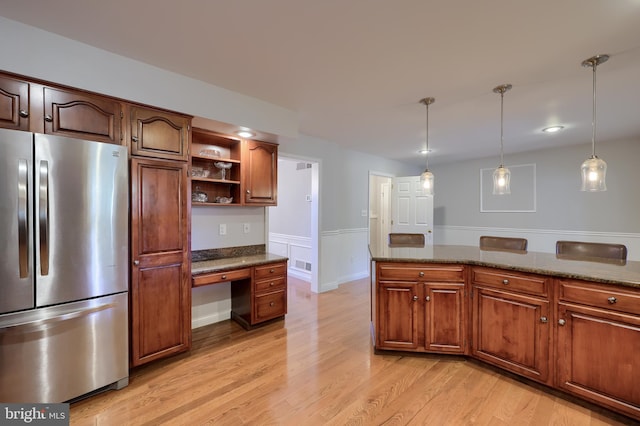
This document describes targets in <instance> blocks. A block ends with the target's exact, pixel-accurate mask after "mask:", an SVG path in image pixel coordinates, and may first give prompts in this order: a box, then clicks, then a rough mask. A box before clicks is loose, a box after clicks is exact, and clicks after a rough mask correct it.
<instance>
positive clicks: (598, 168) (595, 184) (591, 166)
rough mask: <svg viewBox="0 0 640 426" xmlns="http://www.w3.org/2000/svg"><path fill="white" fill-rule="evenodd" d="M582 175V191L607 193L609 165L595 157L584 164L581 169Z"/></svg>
mask: <svg viewBox="0 0 640 426" xmlns="http://www.w3.org/2000/svg"><path fill="white" fill-rule="evenodd" d="M580 172H581V174H582V188H580V190H581V191H589V192H595V191H606V190H607V183H606V181H605V179H606V177H607V163H606V162H605V161H604V160H603V159H601V158H598V157H596V156H593V157H591V158H589V159H587V160H585V161H584V163H582V167H580Z"/></svg>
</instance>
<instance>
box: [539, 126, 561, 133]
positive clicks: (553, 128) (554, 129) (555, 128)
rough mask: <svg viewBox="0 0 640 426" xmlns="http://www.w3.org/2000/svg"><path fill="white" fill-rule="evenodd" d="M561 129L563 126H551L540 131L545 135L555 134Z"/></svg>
mask: <svg viewBox="0 0 640 426" xmlns="http://www.w3.org/2000/svg"><path fill="white" fill-rule="evenodd" d="M562 129H564V126H551V127H545V128H544V129H542V131H543V132H545V133H555V132H559V131H560V130H562Z"/></svg>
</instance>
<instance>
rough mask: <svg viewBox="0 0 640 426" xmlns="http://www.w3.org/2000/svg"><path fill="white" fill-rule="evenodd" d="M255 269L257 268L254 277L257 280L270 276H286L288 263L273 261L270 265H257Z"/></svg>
mask: <svg viewBox="0 0 640 426" xmlns="http://www.w3.org/2000/svg"><path fill="white" fill-rule="evenodd" d="M254 270H255V272H254V273H255V275H254V278H255V279H256V280H260V279H263V278H269V277H277V276H278V277H279V276H284V275H285V273H286V272H287V263H286V262H281V263H271V264H269V265H264V266H256V267H255V269H254Z"/></svg>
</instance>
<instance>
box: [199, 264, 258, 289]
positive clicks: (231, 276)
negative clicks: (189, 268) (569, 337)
mask: <svg viewBox="0 0 640 426" xmlns="http://www.w3.org/2000/svg"><path fill="white" fill-rule="evenodd" d="M245 278H251V268H244V269H234V270H233V271H227V272H215V273H212V274H201V275H194V276H193V278H192V287H199V286H202V285H210V284H219V283H224V282H227V281H236V280H241V279H245Z"/></svg>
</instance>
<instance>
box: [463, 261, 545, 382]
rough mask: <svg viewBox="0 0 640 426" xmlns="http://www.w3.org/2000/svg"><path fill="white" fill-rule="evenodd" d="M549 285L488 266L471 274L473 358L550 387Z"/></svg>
mask: <svg viewBox="0 0 640 426" xmlns="http://www.w3.org/2000/svg"><path fill="white" fill-rule="evenodd" d="M548 281H549V280H547V279H545V278H544V277H539V276H535V275H525V274H515V273H513V272H510V271H502V270H496V269H489V268H473V270H472V272H471V285H472V289H471V298H472V303H471V304H472V315H471V321H472V324H473V325H472V327H473V329H472V330H473V331H472V339H471V341H472V343H471V347H472V349H471V353H472V354H473V356H474V357H476V358H478V359H481V360H483V361H486V362H488V363H491V364H494V365H497V366H499V367H502V368H504V369H505V370H509V371H512V372H514V373H517V374H520V375H523V376H525V377H528V378H530V379H533V380H537V381H539V382H543V383H547V384H550V383H551V380H552V377H551V376H550V375H549V364H550V362H551V357H550V355H551V352H550V348H551V345H550V338H551V327H552V325H551V323H550V322H549V318H550V312H551V310H550V303H549V299H548V284H549V283H548Z"/></svg>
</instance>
